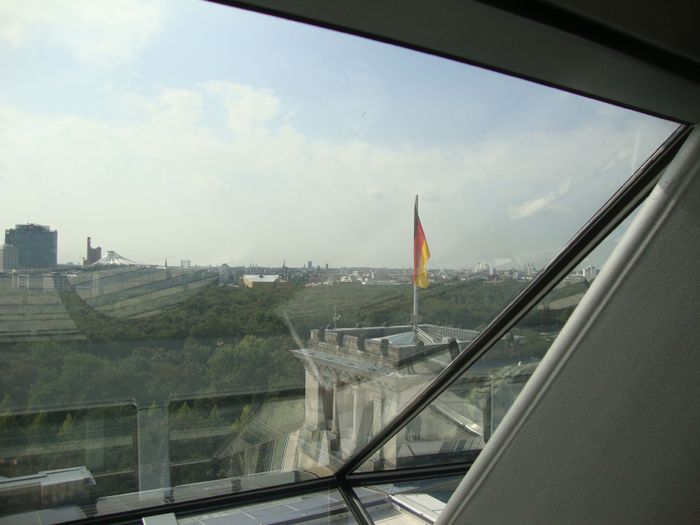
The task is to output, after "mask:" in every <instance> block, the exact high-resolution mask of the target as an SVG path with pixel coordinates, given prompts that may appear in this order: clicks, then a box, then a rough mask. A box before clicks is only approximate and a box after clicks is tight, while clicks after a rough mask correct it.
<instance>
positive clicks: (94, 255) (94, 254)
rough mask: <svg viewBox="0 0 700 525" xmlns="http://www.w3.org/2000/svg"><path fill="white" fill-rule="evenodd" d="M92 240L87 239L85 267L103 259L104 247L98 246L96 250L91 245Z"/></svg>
mask: <svg viewBox="0 0 700 525" xmlns="http://www.w3.org/2000/svg"><path fill="white" fill-rule="evenodd" d="M91 241H92V240H91V239H90V237H88V238H87V254H86V257H85V259H83V266H88V265H90V264H94V263H96V262H97V261H99V260H100V259H102V247H101V246H97V247H95V248H93V247H92V244H91Z"/></svg>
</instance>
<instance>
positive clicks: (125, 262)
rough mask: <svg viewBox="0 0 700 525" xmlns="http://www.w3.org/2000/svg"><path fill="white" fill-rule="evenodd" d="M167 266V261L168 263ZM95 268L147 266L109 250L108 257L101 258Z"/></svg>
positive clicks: (96, 262)
mask: <svg viewBox="0 0 700 525" xmlns="http://www.w3.org/2000/svg"><path fill="white" fill-rule="evenodd" d="M166 265H167V261H166ZM93 266H145V265H143V264H140V263H137V262H136V261H132V260H131V259H127V258H126V257H124V256H122V255H119V254H118V253H117V252H115V251H113V250H108V251H107V255H105V256H104V257H101V258H100V259H98V260H97V261H95V262H94V263H93Z"/></svg>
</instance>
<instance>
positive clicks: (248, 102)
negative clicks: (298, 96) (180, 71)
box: [201, 82, 281, 133]
mask: <svg viewBox="0 0 700 525" xmlns="http://www.w3.org/2000/svg"><path fill="white" fill-rule="evenodd" d="M201 87H202V88H203V89H204V91H205V92H206V93H207V94H209V95H211V96H213V97H215V98H217V99H218V100H219V102H220V103H221V105H222V106H223V107H224V108H225V109H226V111H227V114H228V121H227V122H228V126H229V129H230V130H231V131H233V132H235V133H251V132H254V131H256V130H259V129H260V127H261V126H264V125H265V124H267V123H269V122H270V121H271V120H272V119H274V118H275V117H276V116H278V114H279V112H280V106H281V104H280V100H279V99H278V98H277V97H276V96H275V95H274V93H273V92H272V91H271V90H268V89H254V88H252V87H250V86H245V85H242V84H236V83H234V82H205V83H203V84H201Z"/></svg>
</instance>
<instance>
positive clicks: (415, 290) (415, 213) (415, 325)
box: [411, 195, 419, 331]
mask: <svg viewBox="0 0 700 525" xmlns="http://www.w3.org/2000/svg"><path fill="white" fill-rule="evenodd" d="M417 216H418V195H416V204H415V206H414V208H413V239H414V241H413V242H414V243H415V238H416V231H415V230H416V220H417V219H418V217H417ZM413 250H414V254H413V257H414V262H413V316H412V317H411V324H413V330H414V331H415V330H417V329H418V321H419V317H418V284H417V283H416V267H415V245H414V247H413Z"/></svg>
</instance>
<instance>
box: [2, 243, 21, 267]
mask: <svg viewBox="0 0 700 525" xmlns="http://www.w3.org/2000/svg"><path fill="white" fill-rule="evenodd" d="M17 255H18V253H17V248H16V247H15V246H13V245H12V244H3V245H2V246H0V272H7V271H10V270H14V269H15V268H17V263H18V257H17Z"/></svg>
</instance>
